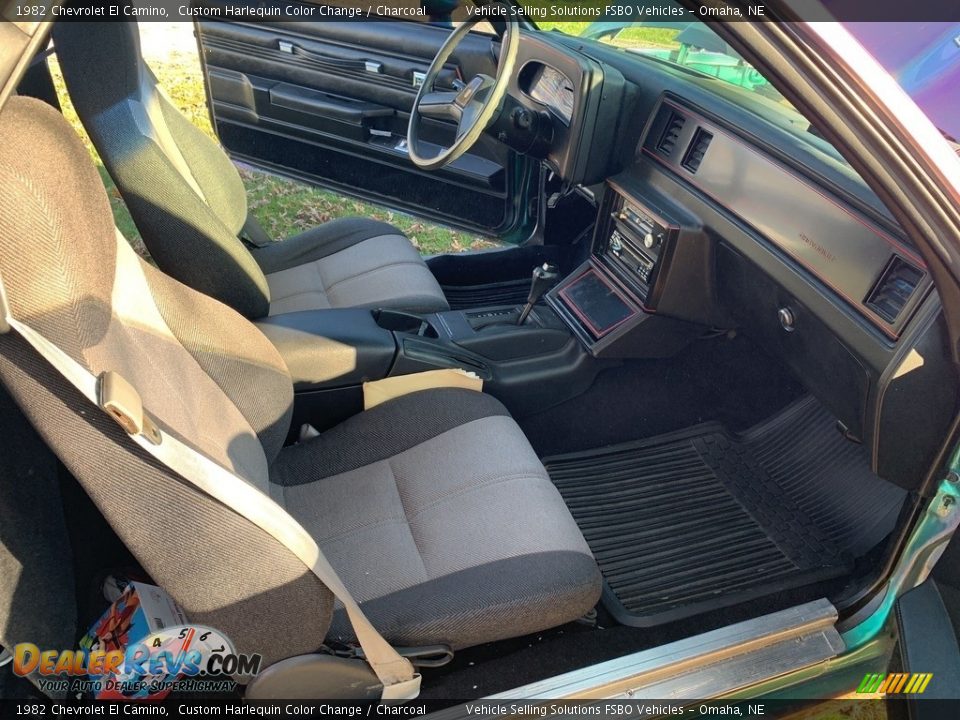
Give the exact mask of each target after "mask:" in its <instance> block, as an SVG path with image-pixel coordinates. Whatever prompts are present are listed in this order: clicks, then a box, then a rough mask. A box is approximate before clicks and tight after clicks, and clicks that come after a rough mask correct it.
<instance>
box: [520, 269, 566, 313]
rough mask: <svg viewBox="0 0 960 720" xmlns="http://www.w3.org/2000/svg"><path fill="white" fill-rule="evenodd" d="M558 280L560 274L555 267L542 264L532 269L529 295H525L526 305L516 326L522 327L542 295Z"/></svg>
mask: <svg viewBox="0 0 960 720" xmlns="http://www.w3.org/2000/svg"><path fill="white" fill-rule="evenodd" d="M559 279H560V272H559V270H557V266H556V265H551V264H550V263H544V264H543V265H539V266H537V267H535V268H534V269H533V277H532V278H531V279H530V294H529V295H527V304H526V305H524V306H523V312H521V313H520V317H519V318H517V325H523V324H524V323H525V322H526V321H527V317H528V316H529V315H530V311H531V310H533V306H534V305H536V304H537V303H538V302H539V301H540V298H542V297H543V294H544V293H545V292H547V290H549V289H550V288H552V287H553V286H554V285H556V283H557V280H559Z"/></svg>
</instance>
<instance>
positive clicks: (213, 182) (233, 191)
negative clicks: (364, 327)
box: [54, 22, 449, 319]
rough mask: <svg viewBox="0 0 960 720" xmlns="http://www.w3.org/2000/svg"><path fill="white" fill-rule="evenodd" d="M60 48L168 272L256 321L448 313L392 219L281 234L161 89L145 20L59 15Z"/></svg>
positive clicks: (91, 125) (77, 100) (72, 89)
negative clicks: (150, 60) (142, 32)
mask: <svg viewBox="0 0 960 720" xmlns="http://www.w3.org/2000/svg"><path fill="white" fill-rule="evenodd" d="M54 46H55V49H56V53H57V57H58V58H59V60H60V64H61V69H62V72H63V78H64V81H65V83H66V86H67V90H68V92H69V94H70V98H71V100H72V101H73V104H74V107H75V108H76V111H77V114H78V115H79V116H80V120H81V122H82V123H83V125H84V127H85V128H86V130H87V133H88V134H89V135H90V139H91V140H92V141H93V144H94V146H95V147H96V149H97V152H99V153H100V157H101V158H102V160H103V163H104V165H105V166H106V168H107V171H108V172H109V173H110V175H111V177H112V178H113V180H114V182H115V183H116V184H117V187H118V188H119V190H120V193H121V195H122V196H123V199H124V201H125V202H126V205H127V208H128V209H129V210H130V214H131V215H132V216H133V220H134V222H135V223H136V225H137V228H138V229H139V231H140V234H141V236H142V237H143V241H144V243H145V244H146V246H147V249H148V250H149V251H150V254H151V256H152V257H153V259H154V260H155V261H156V264H157V266H158V267H159V268H160V269H161V270H162V271H164V272H165V273H167V274H168V275H170V276H172V277H174V278H176V279H177V280H179V281H180V282H182V283H184V284H185V285H188V286H190V287H192V288H194V289H195V290H199V291H200V292H202V293H204V294H205V295H208V296H210V297H213V298H216V299H217V300H220V301H221V302H223V303H225V304H227V305H229V306H230V307H232V308H234V309H235V310H237V311H238V312H240V313H241V314H242V315H245V316H246V317H247V318H250V319H258V318H262V317H266V316H267V315H278V314H282V313H288V312H296V311H299V310H321V309H327V308H345V307H370V308H374V307H376V308H394V309H398V310H406V311H409V312H421V313H428V312H440V311H443V310H448V309H449V305H448V304H447V300H446V298H445V297H444V294H443V291H442V290H441V289H440V285H439V284H438V283H437V280H436V278H435V277H434V276H433V274H432V273H431V272H430V270H429V268H427V265H426V263H425V262H424V261H423V258H422V257H420V253H419V252H418V251H417V249H416V248H415V247H414V246H413V244H412V243H411V242H410V240H409V239H407V237H406V236H404V234H403V233H402V232H400V231H399V230H397V229H396V228H394V227H393V226H391V225H388V224H387V223H383V222H379V221H376V220H371V219H368V218H361V217H355V218H344V219H340V220H334V221H331V222H327V223H325V224H323V225H321V226H319V227H315V228H313V229H311V230H307V231H305V232H303V233H300V234H299V235H295V236H293V237H290V238H288V239H286V240H284V241H282V242H276V243H274V242H271V241H270V238H268V237H267V235H266V233H265V232H264V231H263V229H262V228H261V227H260V225H259V224H258V223H257V221H256V219H255V218H254V217H253V216H252V215H251V214H250V213H249V212H248V207H247V198H246V192H245V190H244V187H243V183H242V181H241V179H240V175H239V173H238V172H237V169H236V168H235V167H234V165H233V163H232V162H230V159H229V158H228V157H227V155H226V153H225V152H224V151H223V149H222V148H220V146H219V145H218V144H217V143H216V142H214V141H213V140H212V139H210V138H209V137H207V136H206V135H205V134H204V133H203V132H202V131H200V130H199V129H198V128H196V127H195V126H194V125H193V124H192V123H191V122H190V121H189V120H188V119H187V118H186V117H184V116H183V115H182V114H181V113H180V111H178V110H177V109H176V108H175V107H174V106H173V104H172V103H171V102H170V101H169V100H168V99H167V98H166V97H165V96H164V95H163V93H162V92H161V91H160V88H159V86H158V84H157V80H156V78H155V77H154V75H153V73H152V72H151V71H150V68H149V67H148V66H147V64H146V63H145V62H144V61H143V57H142V55H141V53H140V36H139V30H138V27H137V24H136V23H133V22H61V23H57V24H56V25H55V27H54ZM244 241H246V242H244ZM248 245H249V246H252V247H248Z"/></svg>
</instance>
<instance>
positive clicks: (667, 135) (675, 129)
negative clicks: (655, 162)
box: [657, 112, 687, 157]
mask: <svg viewBox="0 0 960 720" xmlns="http://www.w3.org/2000/svg"><path fill="white" fill-rule="evenodd" d="M686 122H687V119H686V118H685V117H684V116H683V115H681V114H680V113H676V112H671V113H670V118H669V120H667V126H666V127H665V128H664V129H663V134H662V135H660V141H659V142H658V143H657V150H659V151H660V152H662V153H663V154H664V155H666V156H667V157H669V156H670V155H671V154H672V153H673V149H674V148H675V147H676V145H677V140H679V139H680V132H681V131H682V130H683V126H684V124H685V123H686Z"/></svg>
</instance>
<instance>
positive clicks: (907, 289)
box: [867, 256, 923, 323]
mask: <svg viewBox="0 0 960 720" xmlns="http://www.w3.org/2000/svg"><path fill="white" fill-rule="evenodd" d="M922 279H923V272H922V271H920V270H918V269H917V268H915V267H914V266H913V265H910V264H909V263H907V262H906V261H905V260H904V259H903V258H901V257H899V256H895V257H894V258H893V260H891V261H890V264H889V265H887V267H886V269H885V270H884V271H883V274H882V275H881V276H880V280H879V281H878V282H877V284H876V286H875V287H874V288H873V290H872V291H871V292H870V295H869V296H867V307H869V308H870V309H871V310H873V311H874V312H875V313H877V315H879V316H880V317H882V318H883V319H884V320H886V321H887V322H888V323H893V322H895V321H896V319H897V317H898V316H899V315H900V313H901V312H903V308H904V306H906V304H907V301H908V300H909V299H910V296H911V295H913V292H914V291H915V290H916V289H917V285H919V284H920V281H921V280H922Z"/></svg>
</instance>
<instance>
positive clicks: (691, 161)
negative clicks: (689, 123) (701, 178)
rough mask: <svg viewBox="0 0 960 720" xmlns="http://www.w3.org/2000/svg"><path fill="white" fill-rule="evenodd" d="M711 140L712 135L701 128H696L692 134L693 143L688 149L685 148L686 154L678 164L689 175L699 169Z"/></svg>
mask: <svg viewBox="0 0 960 720" xmlns="http://www.w3.org/2000/svg"><path fill="white" fill-rule="evenodd" d="M711 140H713V133H710V132H707V131H706V130H704V129H703V128H697V131H696V132H695V133H694V134H693V142H691V143H690V147H688V148H687V152H686V153H685V154H684V156H683V161H682V162H681V163H680V164H681V165H683V167H685V168H686V169H687V170H689V171H690V172H691V173H695V172H697V170H699V169H700V163H701V161H702V160H703V156H704V155H705V154H706V152H707V148H708V147H710V141H711Z"/></svg>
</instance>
